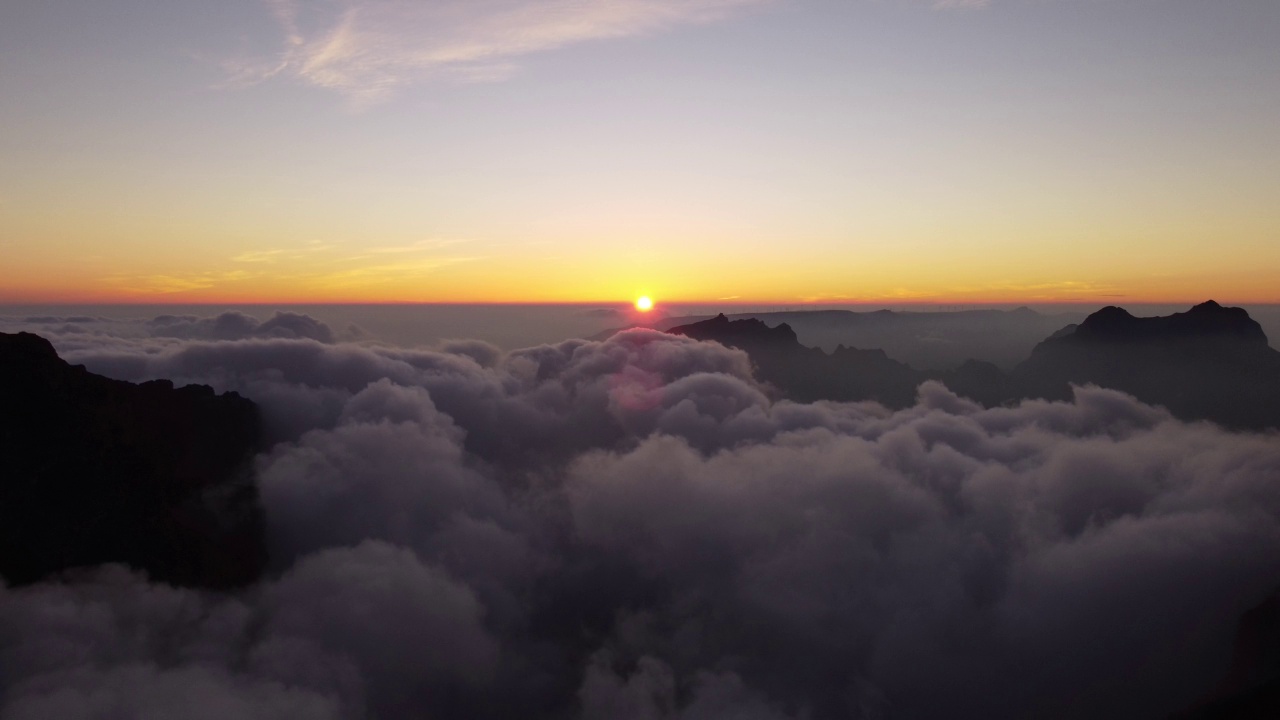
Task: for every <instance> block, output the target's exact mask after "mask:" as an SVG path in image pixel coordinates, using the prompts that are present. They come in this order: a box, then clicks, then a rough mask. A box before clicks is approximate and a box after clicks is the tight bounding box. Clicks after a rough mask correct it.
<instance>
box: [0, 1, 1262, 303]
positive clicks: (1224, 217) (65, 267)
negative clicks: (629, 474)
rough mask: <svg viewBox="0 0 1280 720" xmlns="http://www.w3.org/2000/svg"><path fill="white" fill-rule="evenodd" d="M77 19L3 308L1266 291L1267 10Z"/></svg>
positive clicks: (11, 258) (25, 153) (24, 28)
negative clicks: (1264, 30)
mask: <svg viewBox="0 0 1280 720" xmlns="http://www.w3.org/2000/svg"><path fill="white" fill-rule="evenodd" d="M76 3H78V4H76ZM73 4H75V8H74V9H75V10H76V12H63V11H62V10H56V9H53V8H51V7H49V6H47V5H46V4H32V5H31V6H30V7H24V8H22V9H21V11H20V12H19V11H10V15H11V16H9V17H6V18H5V22H0V48H5V50H3V51H0V57H3V58H4V61H5V67H6V72H5V74H4V77H3V78H0V90H3V92H0V120H2V121H3V123H4V127H5V129H6V132H5V134H4V137H3V138H0V157H3V159H4V162H3V163H0V303H4V304H15V303H21V304H37V303H62V304H70V303H80V304H85V303H134V304H193V303H194V304H233V303H292V304H306V303H323V304H333V303H565V302H572V303H600V302H614V301H617V302H629V301H630V300H631V299H633V298H635V297H636V296H638V295H640V294H646V293H647V294H651V295H652V296H653V297H658V298H661V299H662V301H663V302H664V303H676V304H680V303H686V304H688V303H700V304H709V303H717V302H718V303H730V302H740V303H745V304H779V305H803V304H825V305H831V304H877V303H880V304H883V303H894V304H911V303H926V304H964V303H971V304H972V303H988V304H990V303H1001V304H1005V303H1013V304H1046V303H1085V304H1099V303H1101V304H1108V303H1112V302H1129V303H1164V304H1177V303H1194V302H1199V301H1202V300H1204V299H1208V298H1211V297H1212V298H1215V299H1218V300H1219V301H1220V302H1224V303H1231V304H1266V303H1280V286H1277V283H1275V282H1274V279H1275V278H1276V277H1280V214H1277V213H1276V211H1275V210H1274V205H1275V201H1274V199H1275V198H1276V197H1277V196H1280V173H1278V172H1276V168H1277V167H1280V150H1277V149H1276V147H1277V146H1276V144H1275V143H1274V142H1273V138H1272V135H1273V133H1274V118H1275V117H1276V116H1277V115H1278V114H1280V80H1277V79H1276V78H1280V50H1277V46H1276V44H1275V43H1274V42H1273V40H1274V38H1271V37H1269V36H1268V35H1267V34H1266V33H1262V32H1254V31H1253V30H1254V29H1256V28H1264V27H1269V26H1270V27H1274V23H1275V22H1277V21H1280V6H1277V5H1276V4H1275V3H1273V2H1270V1H1269V0H1229V2H1226V3H1218V4H1215V5H1214V6H1213V7H1212V8H1206V7H1204V6H1203V3H1196V2H1193V1H1192V0H1171V1H1170V2H1168V3H1164V4H1162V6H1161V8H1160V11H1159V12H1153V11H1152V9H1151V8H1150V7H1147V6H1145V5H1144V4H1142V3H1132V2H1118V3H1103V4H1095V3H1089V4H1080V3H1071V2H1063V1H1060V0H1051V1H1050V2H1047V3H1040V2H1030V1H1028V0H995V1H993V2H990V3H933V2H928V1H926V0H921V1H920V2H914V1H913V0H893V1H892V2H887V3H874V2H869V1H868V2H853V3H847V4H841V5H838V6H830V5H828V4H820V3H811V2H806V1H805V0H682V1H677V0H646V1H645V2H630V1H629V0H602V1H601V2H599V3H591V4H586V5H584V4H582V3H574V2H561V0H553V1H552V2H547V3H531V2H528V1H527V0H495V2H493V3H474V4H468V3H460V2H453V1H452V0H447V1H445V2H441V3H434V4H429V5H428V4H409V3H403V2H397V1H396V0H351V2H350V3H349V6H350V7H349V9H350V12H348V13H335V12H331V11H332V10H333V8H331V7H330V6H328V5H321V6H315V5H302V4H298V3H294V2H288V1H284V0H274V1H273V2H266V1H265V0H232V1H231V2H228V3H225V4H219V6H218V10H217V11H216V12H210V11H208V10H207V6H205V5H203V4H199V3H196V2H194V0H177V1H176V2H175V3H172V4H170V5H167V6H166V8H165V10H164V11H163V12H160V11H158V10H157V9H156V8H155V7H154V6H153V5H152V4H148V3H142V2H139V1H138V0H125V2H123V3H120V4H118V5H117V6H116V7H114V8H113V10H112V11H111V12H110V13H106V12H104V11H103V10H102V9H101V7H99V6H98V5H95V4H93V3H89V2H87V0H73ZM64 9H65V8H64ZM156 37H162V38H163V39H164V41H163V42H156V41H155V38H156ZM1171 37H1177V38H1179V41H1178V42H1170V41H1169V38H1171ZM1085 51H1087V53H1088V56H1089V58H1090V62H1087V63H1086V62H1079V61H1077V60H1075V59H1073V58H1078V57H1079V53H1080V52H1085ZM1206 58H1210V59H1212V62H1206ZM160 69H163V71H161V70H160Z"/></svg>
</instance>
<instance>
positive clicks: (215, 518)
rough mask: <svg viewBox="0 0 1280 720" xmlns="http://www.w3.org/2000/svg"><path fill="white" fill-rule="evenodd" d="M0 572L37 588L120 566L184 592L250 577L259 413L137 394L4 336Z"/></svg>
mask: <svg viewBox="0 0 1280 720" xmlns="http://www.w3.org/2000/svg"><path fill="white" fill-rule="evenodd" d="M0 407H3V408H4V412H2V413H0V458H2V460H0V463H2V464H3V465H2V467H3V472H2V475H3V478H4V481H3V482H2V483H0V575H3V577H4V579H5V580H7V581H8V582H9V583H11V584H22V583H29V582H34V581H36V580H39V579H41V578H42V577H44V576H46V575H49V574H50V573H55V572H58V571H62V570H66V569H69V568H74V567H79V566H84V565H95V564H99V563H104V562H121V563H125V564H128V565H131V566H133V567H135V568H137V569H140V570H145V571H146V572H147V573H148V574H149V575H150V576H151V577H153V578H155V579H158V580H163V581H166V582H170V583H175V584H179V585H191V586H209V587H230V586H236V585H243V584H246V583H248V582H251V581H253V580H254V579H256V578H257V577H258V576H259V575H260V573H261V571H262V568H263V567H264V565H265V560H266V552H265V545H264V541H263V529H262V522H261V517H260V508H259V505H258V501H257V493H256V490H255V489H254V485H253V484H252V482H250V481H249V478H248V477H247V474H248V465H249V461H250V459H251V458H252V456H253V453H254V452H255V451H256V450H257V449H258V448H257V446H258V435H259V421H258V410H257V407H256V405H255V404H254V403H253V402H251V401H249V400H247V399H245V398H243V397H240V396H239V395H236V394H235V393H227V394H224V395H215V394H214V392H213V390H212V389H210V388H209V387H207V386H204V385H189V386H187V387H183V388H174V386H173V383H171V382H169V381H167V380H154V381H151V382H146V383H142V384H140V385H136V384H133V383H129V382H123V381H120V380H111V379H108V378H105V377H102V376H100V375H94V374H93V373H90V372H88V371H87V370H85V369H84V367H82V366H72V365H69V364H67V363H66V362H64V361H63V360H62V359H60V358H59V357H58V355H57V353H56V352H55V351H54V349H53V346H52V345H50V344H49V342H48V341H47V340H45V339H43V338H41V337H39V336H37V335H32V334H30V333H18V334H16V335H10V334H4V333H0Z"/></svg>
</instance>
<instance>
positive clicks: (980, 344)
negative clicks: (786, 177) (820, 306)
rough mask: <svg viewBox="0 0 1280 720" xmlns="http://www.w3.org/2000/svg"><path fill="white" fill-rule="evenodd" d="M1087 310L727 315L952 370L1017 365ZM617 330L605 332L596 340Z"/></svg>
mask: <svg viewBox="0 0 1280 720" xmlns="http://www.w3.org/2000/svg"><path fill="white" fill-rule="evenodd" d="M1085 314H1086V313H1084V312H1079V311H1073V310H1068V311H1063V312H1061V313H1053V314H1045V313H1039V312H1036V311H1034V310H1031V309H1029V308H1025V307H1021V308H1017V309H1015V310H963V311H957V312H918V311H911V312H899V311H895V310H877V311H874V312H857V311H852V310H810V311H793V312H770V313H736V314H734V313H730V314H728V315H726V316H725V317H727V318H728V319H729V320H745V319H755V320H760V321H761V322H764V323H765V324H766V325H769V326H776V325H780V324H786V325H787V326H788V327H790V328H791V329H792V330H793V331H794V332H795V334H796V336H797V338H799V339H800V341H801V342H802V343H804V344H806V345H809V346H811V347H818V348H822V349H823V350H826V351H827V352H833V351H834V350H835V349H836V348H837V347H838V346H840V345H845V346H854V347H861V348H878V349H880V350H884V351H885V354H886V355H887V356H888V357H890V358H892V359H894V360H898V361H900V362H904V363H907V364H908V365H911V366H912V367H914V368H917V369H921V370H931V371H932V370H946V369H952V368H955V367H957V366H959V365H960V364H962V363H963V362H965V361H966V360H970V359H977V360H983V361H986V362H990V363H993V364H995V365H997V366H999V367H1001V368H1004V369H1011V368H1012V367H1013V366H1014V365H1016V364H1018V363H1019V362H1022V361H1023V360H1025V359H1026V357H1027V355H1028V354H1029V353H1030V352H1031V349H1032V348H1033V347H1035V345H1036V343H1038V342H1040V341H1041V340H1043V339H1044V338H1045V337H1047V336H1048V335H1049V334H1050V333H1052V332H1054V331H1055V330H1058V329H1059V328H1061V327H1062V326H1063V325H1066V324H1069V323H1078V322H1080V321H1082V320H1083V319H1084V317H1085ZM711 317H712V316H711V315H702V316H688V317H667V318H659V319H656V320H654V321H653V322H651V323H649V324H647V325H646V327H652V328H654V329H656V330H663V331H669V330H671V329H672V328H675V327H679V326H683V325H689V324H692V323H695V322H700V321H702V320H707V319H710V318H711ZM615 332H617V330H608V331H605V332H603V333H600V334H599V335H597V336H595V339H604V338H606V337H608V336H610V335H612V334H613V333H615Z"/></svg>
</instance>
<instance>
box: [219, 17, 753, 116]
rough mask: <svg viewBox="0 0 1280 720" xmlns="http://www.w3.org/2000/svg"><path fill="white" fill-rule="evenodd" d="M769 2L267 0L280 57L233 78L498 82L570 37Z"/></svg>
mask: <svg viewBox="0 0 1280 720" xmlns="http://www.w3.org/2000/svg"><path fill="white" fill-rule="evenodd" d="M764 2H768V0H539V1H537V2H532V1H530V0H438V1H435V2H412V1H410V0H338V1H335V2H323V3H308V4H303V3H300V2H297V1H296V0H268V4H269V5H270V7H271V10H272V13H273V14H274V15H275V17H276V19H277V21H278V22H279V23H280V25H281V28H282V29H283V30H284V33H285V47H284V49H283V51H282V52H281V55H280V57H278V58H277V59H275V60H272V61H269V62H253V63H246V62H240V61H237V62H235V63H231V64H229V66H228V69H229V70H230V71H231V72H232V74H233V76H234V80H235V81H237V82H242V83H243V82H250V83H251V82H255V81H261V80H265V79H267V78H270V77H274V76H277V75H286V76H290V77H293V78H296V79H298V80H301V81H303V82H305V83H307V84H310V85H313V86H317V87H322V88H328V89H331V90H335V91H338V92H340V93H342V94H344V95H346V96H347V97H349V98H350V99H351V100H352V101H353V102H354V103H356V104H357V105H366V104H369V103H375V102H378V101H380V100H383V99H385V98H387V97H388V96H390V95H391V94H392V93H394V92H395V91H396V90H397V89H399V88H402V87H404V86H406V85H410V84H412V83H415V82H420V81H424V80H430V79H452V80H455V81H461V82H485V81H500V80H503V79H506V78H508V77H510V76H511V75H512V74H513V73H515V72H517V71H518V70H519V65H518V63H517V59H518V58H520V57H523V56H526V55H530V54H533V53H538V52H544V51H547V50H554V49H556V48H560V47H564V46H566V45H571V44H574V43H580V42H586V41H590V40H601V39H608V38H620V37H628V36H634V35H640V34H644V33H649V32H654V31H658V30H662V29H664V28H669V27H674V26H678V25H687V24H694V23H704V22H711V21H714V20H718V19H720V18H722V17H724V16H726V15H728V14H729V13H731V12H733V11H735V10H739V9H741V8H744V7H747V6H751V5H759V4H762V3H764Z"/></svg>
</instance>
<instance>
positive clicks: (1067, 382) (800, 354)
mask: <svg viewBox="0 0 1280 720" xmlns="http://www.w3.org/2000/svg"><path fill="white" fill-rule="evenodd" d="M1013 312H1020V311H1013ZM1027 312H1030V311H1027ZM668 331H669V332H671V333H674V334H678V335H686V336H689V337H692V338H696V339H699V340H714V341H716V342H720V343H722V344H724V345H728V346H731V347H737V348H741V349H742V350H745V351H746V352H747V354H748V355H750V356H751V359H752V361H753V362H754V363H755V364H756V366H757V370H758V372H759V376H760V378H761V379H762V380H764V381H765V382H768V383H770V384H772V385H774V386H775V387H777V388H778V389H779V390H780V391H781V392H782V393H783V394H785V395H786V396H787V397H790V398H792V399H795V400H798V401H813V400H819V399H827V400H844V401H850V400H875V401H877V402H880V403H883V404H885V405H887V406H889V407H894V408H901V407H906V406H908V405H910V404H911V403H912V402H914V398H915V388H916V387H917V386H918V385H919V384H920V383H921V382H923V381H925V380H930V379H934V380H940V381H942V382H943V383H944V384H946V385H947V386H948V387H949V388H951V389H952V390H953V391H955V392H957V393H959V394H961V395H964V396H967V397H970V398H972V399H974V400H977V401H979V402H981V403H983V404H985V405H989V406H991V405H999V404H1003V403H1008V402H1014V401H1017V400H1019V399H1022V398H1048V399H1065V398H1069V397H1070V393H1071V390H1070V387H1071V385H1073V384H1076V385H1080V384H1089V383H1092V384H1096V385H1100V386H1103V387H1109V388H1114V389H1117V390H1122V391H1124V392H1127V393H1130V394H1132V395H1134V396H1135V397H1137V398H1138V399H1140V400H1143V401H1144V402H1148V403H1153V404H1157V405H1162V406H1164V407H1167V408H1168V409H1169V410H1170V411H1171V412H1173V413H1174V414H1175V415H1176V416H1178V417H1180V418H1184V419H1188V420H1212V421H1215V422H1218V423H1221V424H1223V425H1225V426H1228V427H1233V428H1243V429H1263V428H1274V427H1280V352H1277V351H1276V350H1275V349H1273V348H1271V347H1270V346H1269V345H1268V343H1267V337H1266V334H1265V333H1264V332H1263V331H1262V328H1261V326H1259V325H1258V323H1257V322H1255V321H1254V320H1253V319H1251V318H1250V317H1249V314H1248V313H1247V312H1246V311H1244V310H1242V309H1240V308H1229V307H1223V306H1221V305H1219V304H1218V303H1216V302H1213V301H1209V302H1206V303H1203V304H1200V305H1197V306H1195V307H1193V308H1191V309H1190V310H1189V311H1187V312H1184V313H1177V314H1174V315H1170V316H1165V317H1152V318H1139V317H1134V316H1133V315H1131V314H1129V313H1128V312H1127V311H1125V310H1123V309H1122V308H1118V307H1106V308H1103V309H1101V310H1099V311H1097V312H1095V313H1093V314H1092V315H1089V316H1088V317H1087V318H1085V319H1084V321H1083V322H1081V323H1079V324H1069V325H1067V326H1066V327H1062V328H1060V329H1058V330H1057V331H1056V332H1053V333H1052V334H1050V335H1049V337H1047V338H1046V339H1044V340H1043V341H1041V342H1040V343H1038V344H1037V345H1035V346H1034V347H1033V348H1032V350H1031V352H1030V355H1029V357H1027V358H1026V359H1025V360H1024V361H1023V362H1021V363H1019V364H1017V365H1016V366H1014V367H1013V368H1012V369H1010V370H1003V369H1001V368H1000V367H998V366H997V365H995V364H993V363H990V362H983V361H969V362H964V363H961V364H960V365H959V366H958V367H955V368H953V369H949V370H917V369H915V368H913V367H912V366H910V365H908V364H906V363H903V362H899V361H897V360H894V359H892V358H890V357H888V355H887V354H886V353H885V352H884V351H883V350H858V349H852V348H846V347H844V346H837V347H836V348H835V350H834V351H833V352H831V353H827V352H825V351H823V350H821V349H818V348H811V347H806V346H804V345H802V344H800V342H799V340H798V338H797V336H796V333H795V331H794V330H793V329H792V328H791V326H790V324H788V323H782V324H780V325H778V326H776V327H769V325H768V324H767V323H765V322H764V321H762V320H759V319H743V320H733V319H731V318H729V317H728V316H725V315H718V316H716V317H714V318H711V319H708V320H703V321H699V322H694V323H690V324H686V325H678V326H674V327H671V328H670V329H669V330H668Z"/></svg>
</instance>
